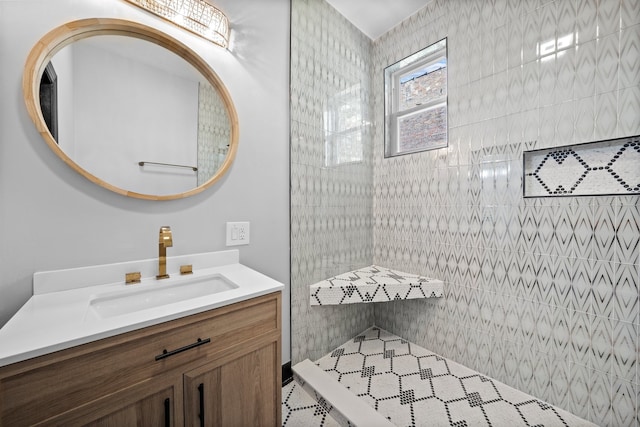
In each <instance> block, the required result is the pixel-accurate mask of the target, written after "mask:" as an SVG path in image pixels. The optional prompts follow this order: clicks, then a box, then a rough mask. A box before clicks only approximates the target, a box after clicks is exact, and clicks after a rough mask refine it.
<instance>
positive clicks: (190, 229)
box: [0, 0, 290, 362]
mask: <svg viewBox="0 0 640 427" xmlns="http://www.w3.org/2000/svg"><path fill="white" fill-rule="evenodd" d="M216 4H217V5H218V6H219V7H220V8H221V9H222V10H223V11H224V12H225V13H226V14H227V15H228V16H229V18H230V20H231V25H232V27H233V37H234V38H235V40H234V45H233V50H232V51H231V52H227V51H225V50H223V49H220V48H218V47H216V46H215V45H212V44H210V43H209V42H206V41H204V40H201V39H199V38H197V37H195V36H192V35H190V34H189V33H187V32H185V31H183V30H180V29H178V28H176V27H174V26H172V25H169V24H168V23H165V22H164V21H162V20H161V19H158V18H156V17H154V16H152V15H150V14H148V13H145V12H144V11H142V10H140V9H138V8H136V7H134V6H132V5H130V4H128V3H126V2H124V1H113V2H104V1H86V2H85V1H83V2H78V1H73V0H21V1H11V0H9V1H8V0H3V1H0V62H1V63H2V67H0V73H1V74H0V111H1V112H2V114H0V325H2V324H4V323H5V322H6V321H7V320H8V319H9V318H10V317H11V316H12V315H13V314H14V313H15V312H16V311H17V310H18V309H19V308H20V306H21V305H22V304H23V303H24V302H26V301H27V299H29V297H30V296H31V294H32V275H33V273H34V272H36V271H42V270H52V269H62V268H72V267H79V266H86V265H94V264H103V263H112V262H119V261H127V260H134V259H146V258H153V257H157V255H158V254H157V239H158V236H157V234H158V228H159V227H160V226H161V225H170V226H171V227H172V230H173V236H174V246H173V247H172V248H170V249H169V250H168V252H169V253H168V255H169V256H171V255H181V254H188V253H196V252H206V251H217V250H224V249H226V246H225V222H227V221H250V222H251V244H250V245H249V246H241V247H239V248H240V260H241V262H242V263H243V264H246V265H248V266H249V267H251V268H254V269H256V270H258V271H260V272H262V273H264V274H266V275H268V276H271V277H273V278H274V279H276V280H278V281H281V282H283V283H285V284H287V285H288V282H289V192H288V183H289V143H288V138H289V135H288V131H289V129H288V122H289V119H288V90H289V82H288V68H289V2H288V1H286V0H278V1H269V2H260V1H253V0H219V1H216ZM88 17H111V18H123V19H130V20H134V21H138V22H141V23H144V24H147V25H150V26H153V27H155V28H158V29H160V30H162V31H165V32H166V33H168V34H170V35H172V36H173V37H175V38H177V39H178V40H180V41H182V42H183V43H186V44H187V45H189V46H190V47H191V48H192V49H193V50H195V51H196V52H197V53H198V54H200V55H201V56H202V57H203V58H204V59H205V60H207V61H208V62H209V64H210V65H211V66H212V67H213V69H214V70H216V72H217V73H218V75H219V76H220V77H221V79H222V80H223V81H224V82H225V85H226V86H227V88H228V90H229V92H230V93H231V97H232V98H233V100H234V103H235V106H236V109H237V111H238V116H239V122H240V145H239V150H238V153H237V156H236V160H235V162H234V164H233V166H232V168H231V169H230V171H229V172H228V174H227V175H226V176H225V177H224V178H223V179H222V180H221V181H220V182H219V183H218V184H216V185H215V186H214V187H212V188H210V189H208V190H207V191H205V192H204V193H201V194H199V195H196V196H194V197H191V198H188V199H184V200H175V201H168V202H150V201H143V200H137V199H132V198H126V197H123V196H120V195H117V194H115V193H111V192H109V191H107V190H104V189H102V188H100V187H98V186H96V185H94V184H92V183H90V182H89V181H87V180H86V179H84V178H83V177H81V176H80V175H78V174H76V173H75V172H73V171H72V170H71V169H69V168H68V167H66V166H65V165H64V164H63V163H62V161H61V160H59V159H58V157H56V156H55V154H54V153H53V152H52V151H51V150H50V149H49V148H48V147H47V146H46V145H45V144H44V142H43V141H42V139H41V138H40V135H39V134H38V133H37V132H36V129H35V127H34V125H33V123H32V122H31V120H30V118H29V116H28V115H27V112H26V109H25V105H24V102H23V96H22V89H21V85H22V71H23V66H24V63H25V60H26V57H27V55H28V53H29V51H30V50H31V48H32V46H33V45H34V44H35V43H36V42H37V41H38V39H40V37H42V36H43V35H44V34H45V33H47V32H48V31H49V30H51V29H53V28H54V27H57V26H59V25H61V24H63V23H65V22H68V21H72V20H76V19H80V18H88ZM288 314H289V310H288V289H286V290H285V292H284V304H283V323H284V333H283V336H284V339H283V361H284V362H286V361H288V360H289V357H290V356H289V354H290V353H289V347H290V345H289V341H288V338H289V327H288V325H289V318H288ZM43 327H46V325H43ZM25 333H28V331H25Z"/></svg>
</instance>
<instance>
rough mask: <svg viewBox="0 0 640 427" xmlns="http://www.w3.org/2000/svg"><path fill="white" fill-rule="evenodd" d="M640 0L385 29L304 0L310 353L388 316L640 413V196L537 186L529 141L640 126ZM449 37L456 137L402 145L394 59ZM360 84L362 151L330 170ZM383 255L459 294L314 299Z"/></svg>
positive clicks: (485, 361) (605, 135) (303, 198)
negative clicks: (568, 193) (526, 191)
mask: <svg viewBox="0 0 640 427" xmlns="http://www.w3.org/2000/svg"><path fill="white" fill-rule="evenodd" d="M638 11H640V3H639V2H637V1H632V0H601V1H595V0H594V1H579V2H575V1H557V0H556V1H531V2H529V1H527V2H523V1H511V0H509V1H504V0H500V1H491V2H489V1H484V0H461V1H455V2H450V1H443V0H433V1H429V2H426V5H425V7H424V8H423V9H421V10H419V11H417V12H416V13H415V14H414V15H412V16H411V17H409V18H408V19H407V20H405V21H404V22H402V23H400V24H399V25H398V26H396V27H394V28H393V29H392V30H391V31H390V32H388V33H386V34H383V35H382V36H380V37H379V38H378V39H377V40H375V41H374V42H373V43H371V41H369V42H368V43H369V45H367V42H366V41H364V40H362V39H360V38H359V36H358V35H357V32H356V31H355V30H354V31H352V30H349V29H348V28H349V23H348V22H346V21H345V20H344V18H343V17H341V16H340V15H339V14H338V13H336V12H335V10H333V9H332V8H330V7H328V6H327V4H326V2H324V1H319V0H318V1H316V0H314V1H309V0H294V1H292V3H291V14H292V21H291V33H292V37H291V127H292V129H291V204H292V210H291V256H292V263H291V269H292V274H291V276H292V278H291V280H292V285H291V288H292V306H291V310H292V354H293V357H292V359H293V363H296V362H298V361H300V360H304V359H305V358H309V359H311V360H317V359H319V358H320V357H322V356H323V355H325V354H327V353H328V352H330V351H331V349H334V348H336V347H337V346H339V345H340V344H342V343H344V342H345V341H347V340H348V339H349V338H351V337H353V336H355V335H356V334H358V333H359V332H361V331H362V330H364V329H366V328H367V327H369V326H370V325H374V324H375V325H377V326H379V327H381V328H384V329H385V330H388V331H390V332H392V333H395V334H397V335H400V336H402V337H403V338H405V339H408V340H410V341H411V342H413V343H416V344H418V345H420V346H423V347H426V348H428V349H430V350H431V351H433V352H435V353H437V354H440V355H442V356H443V357H446V358H448V359H451V360H455V361H456V362H458V363H461V364H464V365H465V366H468V367H470V368H472V369H474V370H476V371H480V372H482V373H483V374H486V375H488V376H490V377H492V378H495V379H497V380H499V381H501V382H503V383H506V384H508V385H509V386H512V387H514V388H517V389H519V390H522V391H523V392H526V393H528V394H531V395H534V396H537V397H539V398H541V399H543V400H544V401H546V402H549V403H551V404H553V405H554V406H557V407H561V408H564V409H566V410H569V411H570V412H572V413H574V414H576V415H578V416H580V417H582V418H585V419H588V420H590V421H592V422H596V423H597V424H602V425H610V426H616V427H617V426H626V425H634V424H633V421H631V420H635V419H636V418H637V417H638V413H639V412H640V411H638V396H640V375H639V371H638V366H639V365H640V361H639V360H638V359H639V356H638V354H640V352H638V348H639V346H640V339H639V336H640V332H639V331H640V243H639V242H640V197H639V196H638V195H625V194H617V195H612V196H599V197H593V196H592V197H540V198H523V181H524V170H523V167H524V165H523V161H522V159H523V152H524V151H531V150H541V149H554V148H556V147H562V146H566V145H576V144H580V143H583V142H584V141H601V140H611V139H615V138H623V137H628V136H631V135H638V134H640V115H638V114H637V112H638V111H639V108H640V81H639V80H638V78H637V76H638V74H639V72H640V68H639V67H640V48H639V47H640V36H639V35H640V19H639V18H638V17H639V16H640V15H639V14H638ZM568 34H573V37H569V39H572V41H571V43H573V44H572V45H565V49H564V50H563V51H562V52H557V53H552V54H551V55H548V56H546V57H545V58H544V59H540V58H538V56H537V55H538V53H539V50H538V47H539V46H540V44H541V43H546V42H547V40H549V41H550V40H555V41H556V42H557V40H556V39H557V38H559V37H564V36H565V35H568ZM578 36H579V37H578ZM445 37H446V38H447V48H448V49H447V55H448V58H449V59H450V60H449V62H448V67H447V68H448V91H447V96H448V117H447V121H448V126H449V146H448V147H447V148H446V149H443V150H437V152H436V151H432V152H423V153H419V154H414V155H407V156H398V157H394V158H390V159H385V158H384V126H382V125H380V124H383V123H384V87H383V85H382V84H380V79H381V73H382V70H384V68H385V67H387V66H388V65H389V64H393V63H395V62H397V61H399V60H401V59H402V58H404V57H407V56H408V55H410V54H411V53H413V52H415V51H417V50H419V49H421V48H423V47H424V46H428V45H430V44H432V43H435V42H437V41H438V40H441V39H443V38H445ZM605 39H606V40H605ZM563 40H567V39H566V38H563ZM552 44H553V43H552ZM556 46H557V43H556ZM333 53H335V56H332V55H333ZM358 83H359V84H360V85H361V86H360V87H361V88H362V89H363V91H364V92H363V94H362V97H363V99H364V100H365V101H366V103H368V104H369V105H370V106H371V110H370V111H369V112H368V113H367V116H366V117H367V118H366V119H365V118H364V116H363V120H366V121H367V123H370V124H371V125H370V126H369V127H367V129H366V131H365V133H364V134H363V138H365V139H364V140H363V144H362V146H363V147H362V148H363V163H362V164H358V165H355V164H354V165H344V167H340V168H327V169H323V165H322V162H323V160H324V144H323V139H324V134H323V120H324V117H323V105H325V102H326V100H328V99H331V98H332V97H333V96H335V94H337V93H340V92H341V91H344V90H345V89H347V88H350V87H352V86H353V85H354V84H358ZM367 87H369V92H367V90H366V88H367ZM629 153H631V151H630V150H626V151H625V155H626V154H629ZM580 157H581V158H583V156H582V154H580ZM583 160H585V161H586V162H587V163H588V164H589V165H590V166H591V163H590V160H586V159H584V158H583ZM550 161H551V162H554V160H552V159H551V160H550ZM618 161H619V160H617V161H616V162H614V165H615V164H617V163H618ZM602 166H607V165H606V164H604V165H602ZM595 172H596V171H592V172H590V173H595ZM600 172H601V173H603V174H604V173H605V172H606V171H605V170H604V169H603V170H602V171H600ZM607 175H608V177H606V178H607V179H612V180H613V181H614V182H617V181H615V179H614V178H613V177H612V176H611V174H608V173H607ZM609 177H610V178H609ZM371 180H373V182H372V183H371ZM583 182H584V180H583ZM603 182H604V178H603ZM572 185H573V183H571V184H570V185H568V188H570V187H571V186H572ZM581 185H582V184H581ZM629 185H631V184H629ZM564 186H565V184H563V187H564ZM565 188H567V187H565ZM371 264H375V265H384V266H386V267H389V268H391V269H394V270H398V271H412V272H420V273H421V274H423V275H425V276H427V277H435V278H438V279H441V280H442V281H443V282H444V283H445V284H446V286H445V287H444V288H443V298H428V299H413V300H404V301H390V302H386V303H384V304H347V305H341V306H331V307H317V306H310V305H309V298H310V293H309V285H310V284H312V283H316V282H318V281H320V280H322V279H324V278H326V277H333V276H335V275H336V274H339V273H341V272H345V271H350V270H353V269H356V268H358V267H360V266H364V265H371Z"/></svg>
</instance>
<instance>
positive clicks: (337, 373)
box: [283, 327, 594, 427]
mask: <svg viewBox="0 0 640 427" xmlns="http://www.w3.org/2000/svg"><path fill="white" fill-rule="evenodd" d="M316 364H317V365H318V366H319V367H320V368H321V369H323V370H324V371H325V372H327V373H328V374H329V375H331V376H332V377H333V378H335V379H336V380H337V381H338V382H339V383H340V384H342V385H343V386H344V387H346V388H347V389H349V390H350V391H351V392H352V393H354V394H356V395H357V396H359V397H360V398H361V399H363V400H364V401H365V402H366V403H368V404H369V405H370V406H371V407H373V408H374V409H376V410H377V411H378V412H379V413H380V414H381V415H383V416H384V417H386V418H387V419H388V420H389V421H391V423H393V424H395V425H397V426H426V425H429V426H520V425H522V426H534V425H544V426H594V424H591V423H589V422H587V421H585V420H583V419H581V418H579V417H577V416H575V415H573V414H571V413H569V412H567V411H565V410H562V409H560V408H557V407H555V406H552V405H550V404H548V403H545V402H543V401H541V400H539V399H536V398H534V397H532V396H530V395H528V394H526V393H523V392H521V391H518V390H516V389H514V388H511V387H509V386H507V385H505V384H503V383H500V382H498V381H496V380H494V379H492V378H489V377H487V376H485V375H482V374H480V373H478V372H476V371H473V370H471V369H469V368H467V367H465V366H462V365H460V364H459V363H456V362H453V361H452V360H449V359H446V358H444V357H442V356H439V355H437V354H435V353H433V352H431V351H429V350H426V349H424V348H422V347H420V346H418V345H416V344H413V343H410V342H408V341H406V340H404V339H402V338H400V337H398V336H396V335H393V334H391V333H389V332H387V331H384V330H382V329H379V328H376V327H372V328H370V329H368V330H366V331H364V332H363V333H361V334H360V335H358V336H356V337H355V338H354V339H352V340H350V341H349V342H347V343H345V344H344V345H342V346H340V347H338V348H337V349H335V350H334V351H332V352H331V353H330V354H328V355H326V356H324V357H322V358H321V359H319V360H318V361H317V362H316ZM289 390H291V389H289ZM296 391H298V392H304V390H302V388H301V387H300V386H297V385H296V386H294V388H293V392H296ZM286 393H289V392H286V391H285V389H283V422H284V420H285V419H288V422H284V425H286V426H305V427H306V426H316V425H317V426H324V425H335V424H327V422H328V420H331V421H332V422H334V421H333V420H332V419H331V418H330V416H325V415H324V414H323V413H322V412H321V411H320V410H321V409H323V408H322V406H319V405H318V404H317V403H315V402H313V399H312V398H311V397H310V396H309V395H307V396H306V397H307V398H308V399H311V402H308V401H304V402H303V401H302V400H301V399H300V400H298V398H295V399H292V397H291V396H288V395H287V394H286ZM289 394H291V393H289ZM285 398H288V399H289V400H290V401H291V402H289V403H287V401H286V400H285ZM325 398H326V400H330V397H329V396H325ZM292 402H293V404H292ZM297 402H300V403H297ZM314 403H315V406H314ZM285 404H286V405H288V406H287V410H288V413H287V414H285ZM295 408H301V409H300V411H301V414H300V415H305V416H306V415H307V414H311V415H313V417H311V415H309V417H308V418H306V419H305V421H304V422H302V423H295V422H294V415H296V416H297V415H298V414H296V413H294V409H295ZM296 410H297V409H296ZM302 411H307V412H302ZM324 412H325V413H326V411H324ZM316 413H317V414H321V415H316ZM285 415H286V416H285ZM315 420H317V421H315Z"/></svg>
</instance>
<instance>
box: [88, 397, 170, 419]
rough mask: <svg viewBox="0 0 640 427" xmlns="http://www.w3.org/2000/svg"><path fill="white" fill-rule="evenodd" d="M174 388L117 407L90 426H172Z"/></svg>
mask: <svg viewBox="0 0 640 427" xmlns="http://www.w3.org/2000/svg"><path fill="white" fill-rule="evenodd" d="M174 407H175V404H174V401H173V390H172V389H166V390H162V391H161V392H159V393H156V394H154V395H151V396H148V397H145V398H142V399H140V400H138V401H135V402H132V403H131V404H129V405H127V406H125V407H123V408H120V409H117V410H115V411H113V412H111V413H110V414H108V415H105V416H103V417H100V418H98V419H97V420H95V421H92V422H89V423H86V424H85V426H88V427H146V426H149V427H156V426H162V427H172V426H173V425H174V424H175V423H174V417H175V411H174Z"/></svg>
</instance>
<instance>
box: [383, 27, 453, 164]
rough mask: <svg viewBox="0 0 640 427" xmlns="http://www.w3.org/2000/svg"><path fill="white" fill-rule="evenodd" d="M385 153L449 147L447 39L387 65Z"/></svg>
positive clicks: (403, 152) (385, 72) (406, 152)
mask: <svg viewBox="0 0 640 427" xmlns="http://www.w3.org/2000/svg"><path fill="white" fill-rule="evenodd" d="M384 81H385V157H393V156H398V155H401V154H408V153H415V152H419V151H425V150H433V149H436V148H442V147H446V146H447V144H448V132H447V39H443V40H440V41H439V42H437V43H435V44H432V45H431V46H429V47H426V48H425V49H422V50H421V51H419V52H416V53H414V54H413V55H411V56H409V57H407V58H405V59H403V60H401V61H399V62H396V63H395V64H393V65H391V66H389V67H387V68H385V70H384Z"/></svg>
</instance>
